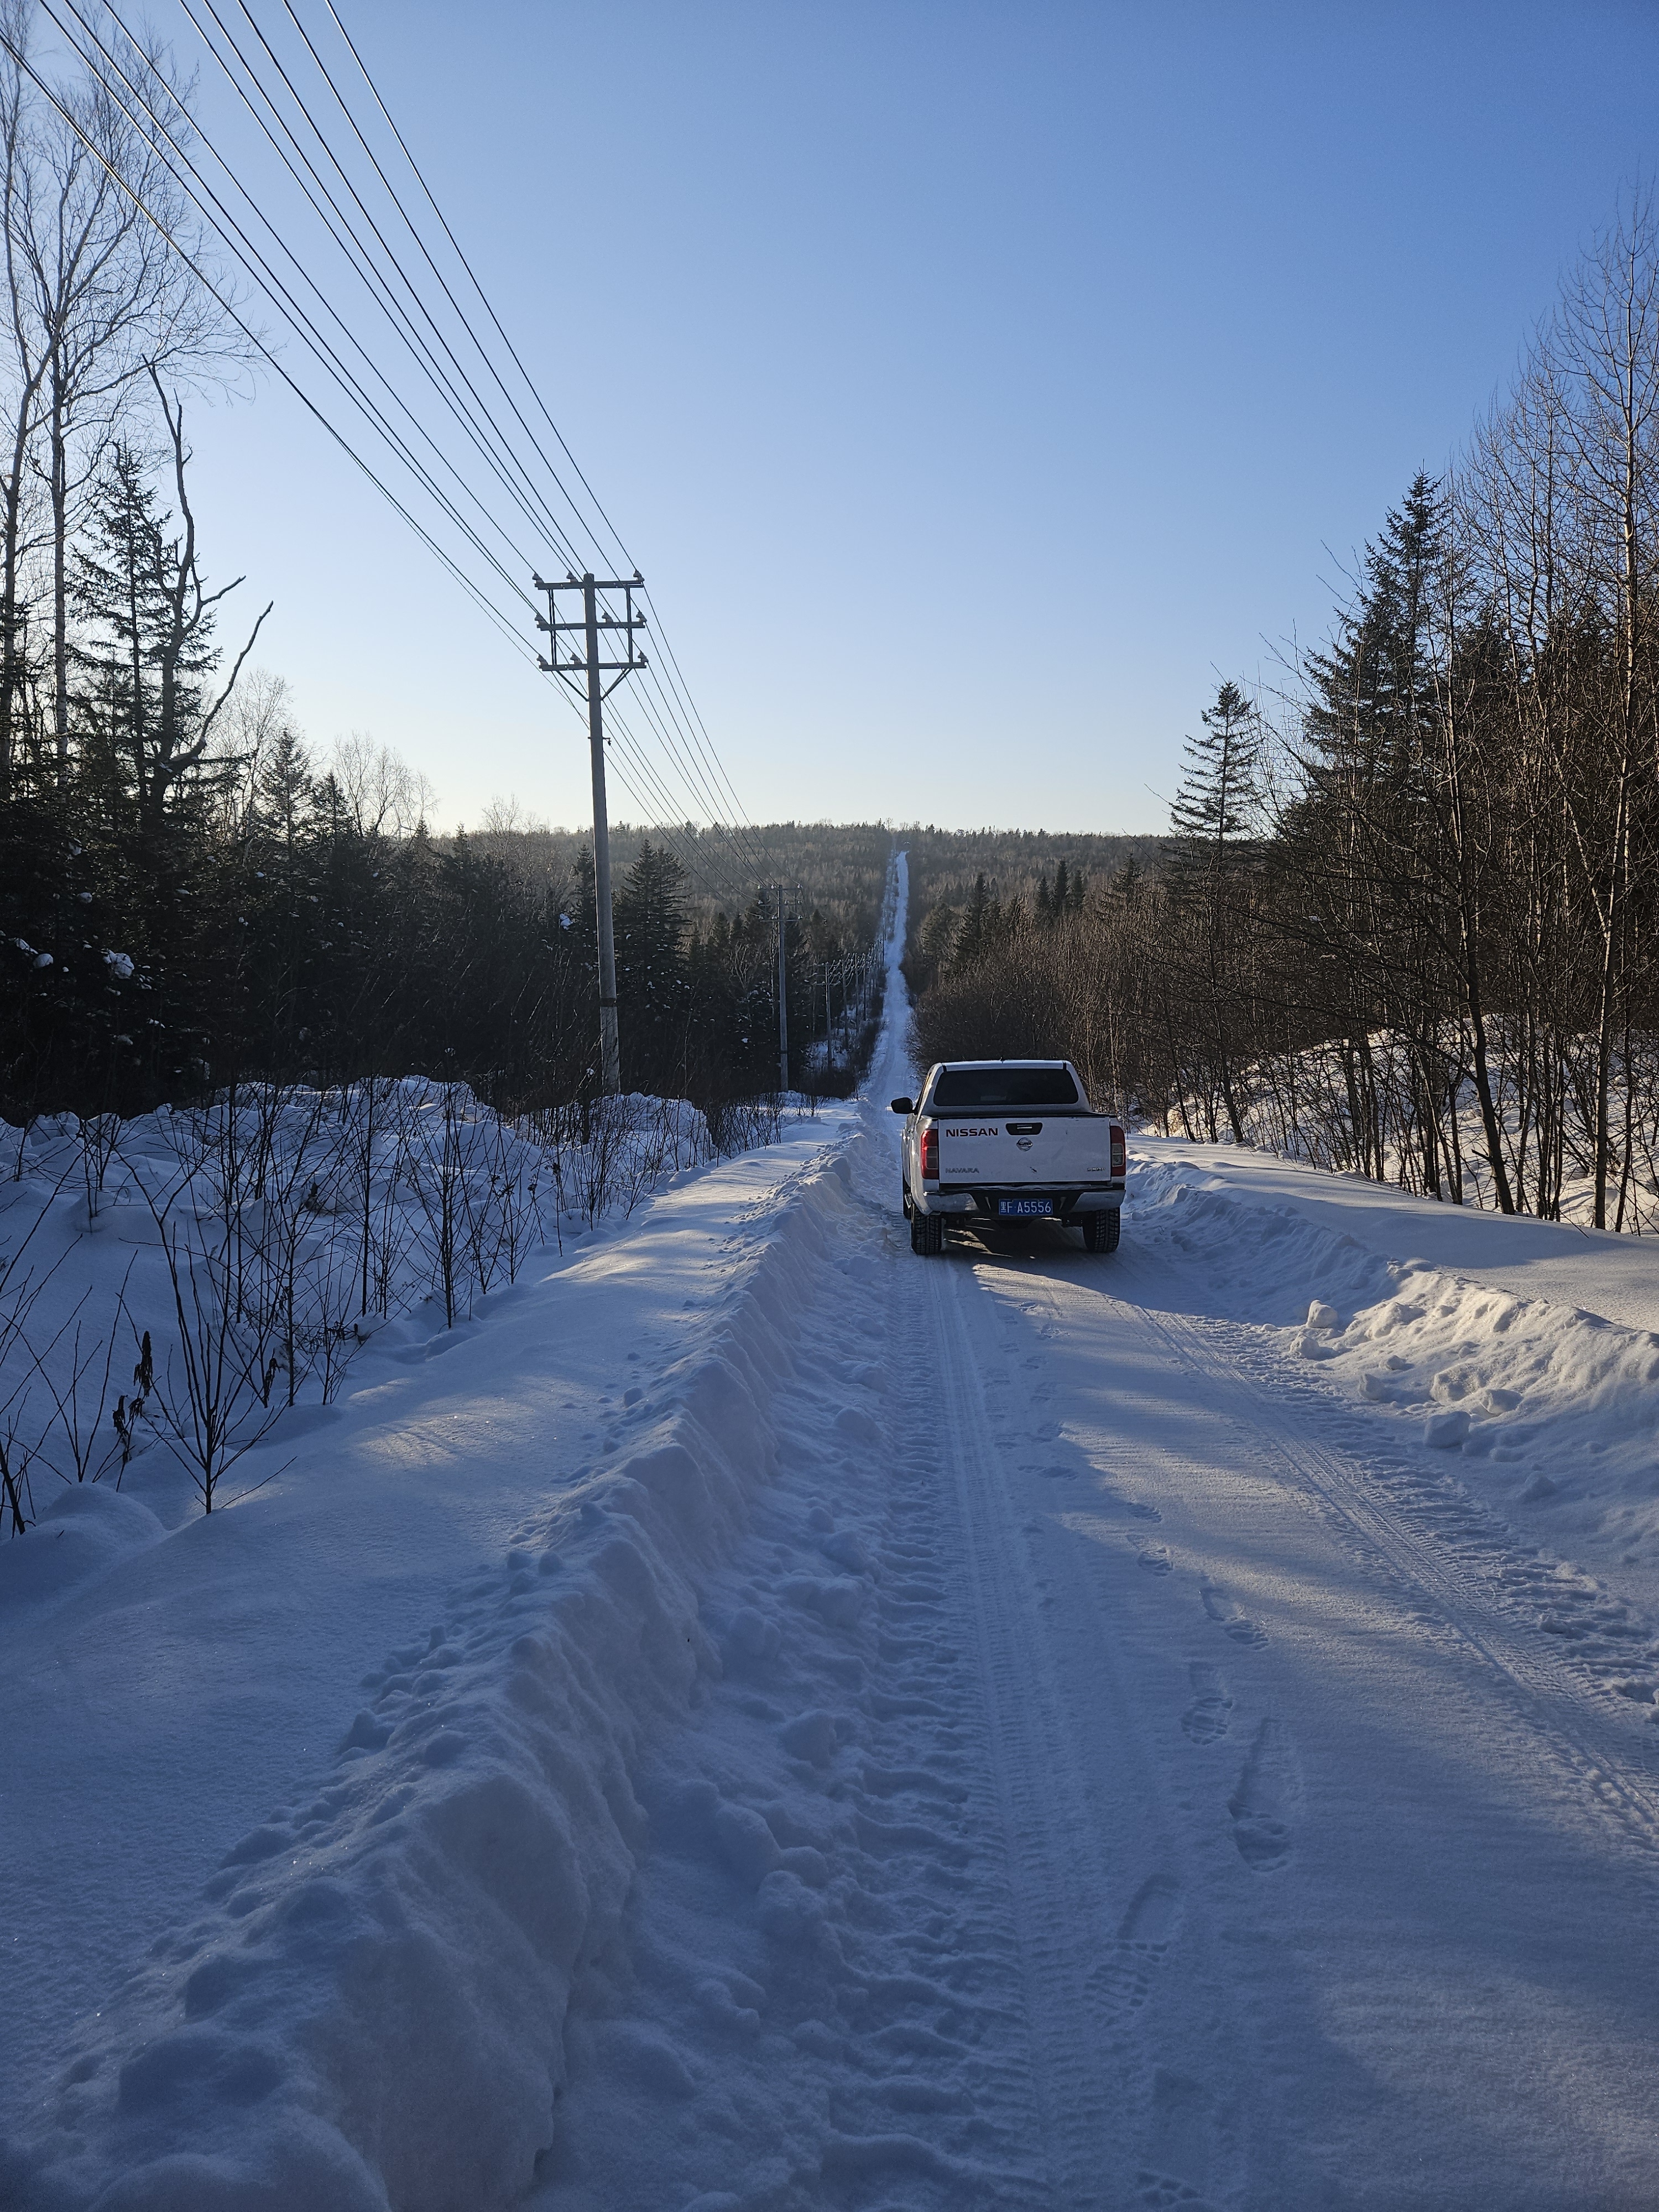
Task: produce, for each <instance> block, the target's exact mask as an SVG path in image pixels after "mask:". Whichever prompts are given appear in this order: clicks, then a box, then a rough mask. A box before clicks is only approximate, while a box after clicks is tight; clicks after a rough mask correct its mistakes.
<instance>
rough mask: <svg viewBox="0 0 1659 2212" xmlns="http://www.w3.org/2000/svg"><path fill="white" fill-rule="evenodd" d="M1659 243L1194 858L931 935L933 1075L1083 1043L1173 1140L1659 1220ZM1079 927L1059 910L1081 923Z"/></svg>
mask: <svg viewBox="0 0 1659 2212" xmlns="http://www.w3.org/2000/svg"><path fill="white" fill-rule="evenodd" d="M1656 861H1659V223H1656V216H1655V210H1654V207H1653V204H1652V202H1651V200H1650V198H1649V197H1646V196H1638V197H1636V198H1635V199H1634V200H1633V201H1632V202H1631V203H1630V204H1628V205H1627V207H1626V210H1625V212H1624V213H1623V214H1622V216H1620V220H1619V221H1618V222H1616V223H1615V224H1614V225H1613V227H1612V228H1610V229H1609V230H1608V231H1607V234H1605V235H1604V236H1603V237H1602V238H1601V240H1599V241H1598V242H1597V244H1596V245H1595V247H1594V248H1593V250H1591V251H1590V252H1588V253H1587V254H1586V255H1585V256H1584V258H1583V260H1582V262H1581V264H1579V266H1578V267H1577V269H1576V270H1574V271H1573V272H1572V274H1571V276H1570V277H1569V278H1568V280H1567V281H1566V283H1565V284H1564V287H1563V289H1562V293H1561V295H1560V298H1559V301H1558V302H1557V304H1556V307H1555V308H1554V310H1553V313H1551V314H1550V315H1549V316H1548V318H1547V319H1546V320H1545V322H1544V323H1543V324H1542V325H1541V327H1540V328H1539V330H1538V331H1536V333H1535V335H1534V338H1533V340H1532V342H1531V343H1530V345H1529V346H1528V349H1527V352H1526V354H1525V356H1524V359H1523V362H1522V367H1521V368H1520V370H1519V372H1518V374H1517V375H1516V379H1515V380H1514V383H1513V385H1512V386H1511V387H1510V389H1509V391H1508V392H1506V393H1504V396H1502V397H1501V398H1499V399H1498V401H1497V402H1496V403H1495V404H1493V405H1492V407H1491V409H1490V410H1488V412H1487V413H1486V415H1485V416H1483V417H1482V418H1481V419H1480V422H1478V424H1477V426H1476V428H1475V430H1474V434H1473V435H1472V436H1471V437H1470V439H1469V441H1468V445H1467V447H1466V448H1465V449H1464V450H1463V451H1462V453H1461V454H1460V455H1459V456H1458V458H1457V459H1456V461H1455V465H1453V466H1451V467H1450V468H1449V469H1448V470H1447V471H1445V473H1444V474H1443V476H1442V477H1439V478H1438V479H1437V480H1432V479H1431V478H1430V477H1428V476H1427V475H1426V474H1419V476H1418V477H1416V479H1415V480H1414V481H1413V483H1411V484H1410V486H1409V488H1408V489H1407V492H1406V494H1405V496H1404V497H1403V499H1402V500H1401V502H1400V504H1399V505H1398V506H1397V507H1395V509H1394V511H1393V512H1391V513H1389V515H1388V516H1387V518H1386V519H1385V520H1384V521H1383V524H1382V526H1381V527H1380V528H1379V530H1378V532H1377V533H1376V537H1375V538H1374V540H1373V541H1372V542H1371V544H1370V545H1369V546H1368V547H1367V548H1366V550H1365V552H1364V559H1363V562H1362V564H1361V567H1360V569H1359V573H1358V577H1357V579H1356V588H1355V590H1354V592H1353V594H1352V600H1351V602H1350V604H1348V605H1346V606H1345V607H1344V608H1342V609H1341V610H1340V612H1339V614H1338V615H1337V617H1336V619H1335V622H1334V628H1333V630H1332V633H1331V635H1330V637H1329V639H1328V642H1327V643H1326V644H1325V645H1324V647H1322V649H1320V650H1317V651H1315V652H1311V653H1306V654H1305V655H1302V656H1299V657H1297V659H1295V661H1294V662H1293V663H1292V665H1290V666H1289V668H1288V669H1287V671H1286V678H1285V684H1284V685H1283V687H1282V689H1281V690H1280V691H1279V693H1278V694H1277V695H1276V696H1269V697H1254V698H1253V697H1250V696H1247V695H1246V693H1245V691H1244V690H1243V688H1242V687H1240V686H1239V685H1237V684H1231V683H1229V684H1223V685H1221V687H1220V689H1219V690H1218V694H1217V696H1216V697H1215V698H1214V700H1213V701H1212V703H1211V704H1210V706H1209V707H1208V708H1207V709H1206V711H1205V713H1204V714H1203V717H1202V721H1201V726H1200V733H1199V734H1198V735H1197V736H1196V737H1195V738H1192V739H1189V741H1188V751H1187V763H1186V771H1185V775H1184V777H1183V780H1182V786H1181V788H1180V792H1179V794H1178V797H1177V799H1176V803H1175V805H1174V807H1173V809H1172V819H1171V824H1170V836H1169V837H1168V838H1167V839H1166V840H1165V841H1164V843H1163V846H1162V848H1161V850H1160V852H1159V853H1158V855H1157V856H1156V858H1155V859H1154V860H1153V861H1152V864H1151V865H1150V866H1149V865H1147V864H1146V863H1145V862H1144V861H1143V860H1139V858H1132V859H1130V860H1127V861H1126V862H1125V863H1124V864H1123V865H1122V866H1120V867H1119V868H1118V869H1117V870H1116V871H1115V872H1114V873H1113V874H1112V875H1111V876H1110V877H1109V878H1106V879H1105V880H1102V879H1100V878H1093V879H1091V882H1090V883H1089V884H1088V886H1087V888H1086V891H1085V896H1084V899H1083V901H1082V902H1081V904H1080V905H1079V904H1078V903H1077V902H1075V900H1074V898H1073V897H1072V896H1069V895H1068V896H1067V897H1066V898H1065V899H1063V900H1060V901H1059V902H1056V900H1055V896H1054V883H1053V880H1052V878H1050V879H1049V880H1048V881H1046V882H1043V883H1042V884H1040V885H1039V890H1038V895H1037V896H1036V897H1035V898H1034V897H1032V896H1029V895H1026V896H1014V897H1012V898H1009V897H1007V896H1001V897H998V896H994V895H993V892H992V890H991V888H990V887H989V886H988V885H981V886H977V887H975V886H970V887H969V892H968V896H967V897H966V898H965V899H964V898H963V896H961V895H960V893H959V892H958V894H957V896H954V897H940V898H936V899H935V900H934V901H933V902H932V904H931V906H930V907H928V908H922V909H920V910H919V911H918V912H917V913H916V915H915V917H914V921H913V938H912V951H911V963H910V964H911V973H912V977H913V982H914V984H915V987H916V988H917V990H918V994H919V996H918V1005H917V1013H916V1038H915V1042H916V1050H917V1053H918V1055H919V1056H920V1058H921V1060H923V1061H927V1060H933V1059H936V1058H940V1057H948V1056H951V1055H952V1054H967V1053H969V1052H981V1053H986V1054H998V1053H1022V1052H1036V1051H1048V1052H1054V1051H1070V1052H1071V1053H1072V1054H1073V1055H1074V1056H1075V1057H1076V1058H1077V1059H1078V1060H1079V1061H1080V1062H1081V1064H1082V1066H1083V1068H1084V1070H1085V1074H1086V1076H1087V1078H1088V1080H1089V1082H1090V1084H1091V1088H1092V1089H1093V1090H1094V1091H1096V1093H1097V1095H1098V1097H1101V1098H1102V1099H1109V1100H1111V1101H1114V1102H1115V1103H1118V1104H1120V1105H1122V1106H1124V1107H1125V1108H1127V1109H1131V1110H1135V1111H1138V1112H1139V1114H1140V1115H1142V1116H1144V1117H1146V1119H1148V1120H1150V1121H1152V1122H1154V1123H1156V1124H1159V1125H1161V1126H1163V1127H1166V1128H1168V1129H1170V1130H1172V1131H1176V1132H1180V1133H1185V1134H1187V1135H1189V1136H1192V1137H1196V1138H1203V1139H1216V1138H1218V1137H1220V1138H1224V1139H1231V1140H1232V1141H1234V1142H1259V1143H1266V1144H1269V1145H1271V1146H1274V1147H1275V1148H1277V1149H1282V1150H1285V1151H1288V1152H1293V1153H1295V1154H1297V1155H1299V1156H1301V1157H1304V1158H1312V1159H1316V1160H1319V1161H1322V1162H1323V1163H1324V1164H1328V1165H1331V1166H1334V1167H1338V1168H1342V1169H1346V1170H1352V1171H1354V1172H1358V1173H1359V1174H1361V1175H1364V1176H1372V1177H1376V1178H1379V1179H1387V1180H1389V1181H1393V1182H1399V1183H1401V1184H1402V1185H1404V1186H1405V1187H1406V1188H1408V1189H1411V1190H1414V1191H1418V1192H1423V1193H1427V1194H1432V1195H1435V1196H1437V1197H1441V1198H1445V1199H1450V1200H1458V1201H1468V1200H1478V1201H1479V1202H1480V1203H1482V1204H1485V1205H1489V1206H1497V1207H1498V1208H1499V1209H1501V1210H1502V1211H1504V1212H1528V1213H1533V1214H1536V1215H1538V1216H1541V1217H1542V1218H1557V1217H1559V1215H1560V1214H1561V1213H1562V1212H1563V1209H1564V1206H1565V1207H1566V1209H1567V1210H1568V1211H1569V1212H1572V1213H1573V1214H1574V1216H1575V1218H1577V1217H1578V1216H1582V1217H1583V1218H1586V1219H1588V1220H1589V1222H1590V1223H1592V1224H1593V1225H1596V1226H1606V1227H1608V1228H1622V1229H1630V1228H1641V1227H1644V1226H1652V1225H1654V1223H1655V1219H1656V1212H1659V1209H1656V1208H1655V1206H1654V1204H1653V1201H1654V1199H1655V1195H1656V1194H1659V869H1656ZM1057 905H1058V909H1059V910H1058V911H1056V906H1057Z"/></svg>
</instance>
